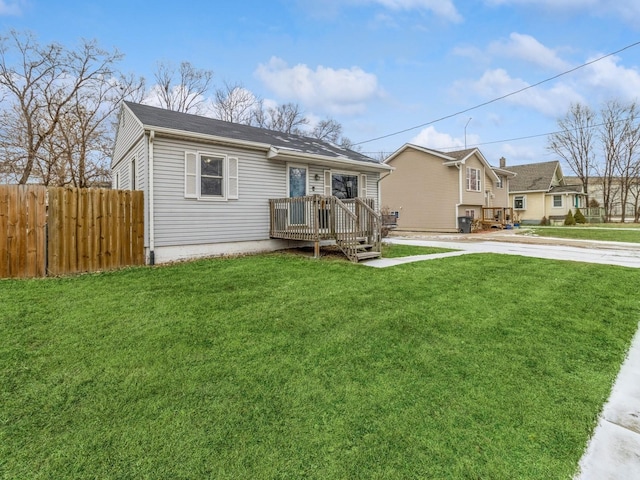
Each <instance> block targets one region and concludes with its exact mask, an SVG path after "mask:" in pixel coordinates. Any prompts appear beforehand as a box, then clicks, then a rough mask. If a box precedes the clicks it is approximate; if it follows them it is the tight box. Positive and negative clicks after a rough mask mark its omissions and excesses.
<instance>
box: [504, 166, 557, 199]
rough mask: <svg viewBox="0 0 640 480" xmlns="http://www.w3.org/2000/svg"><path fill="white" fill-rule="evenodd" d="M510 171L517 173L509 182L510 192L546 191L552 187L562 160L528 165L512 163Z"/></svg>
mask: <svg viewBox="0 0 640 480" xmlns="http://www.w3.org/2000/svg"><path fill="white" fill-rule="evenodd" d="M508 168H509V171H511V172H513V173H515V174H516V176H515V177H514V178H512V179H511V181H510V183H509V191H510V192H546V191H549V190H550V189H551V187H552V185H551V181H552V180H553V175H554V174H555V172H556V170H557V169H558V168H560V162H558V161H557V160H553V161H551V162H541V163H530V164H528V165H510V166H509V167H508Z"/></svg>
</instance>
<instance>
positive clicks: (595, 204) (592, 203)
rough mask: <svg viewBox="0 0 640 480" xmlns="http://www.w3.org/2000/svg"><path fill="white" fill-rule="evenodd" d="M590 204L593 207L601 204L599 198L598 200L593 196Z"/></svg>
mask: <svg viewBox="0 0 640 480" xmlns="http://www.w3.org/2000/svg"><path fill="white" fill-rule="evenodd" d="M589 206H590V207H592V208H598V207H599V206H600V202H598V200H596V199H595V198H592V199H591V200H589Z"/></svg>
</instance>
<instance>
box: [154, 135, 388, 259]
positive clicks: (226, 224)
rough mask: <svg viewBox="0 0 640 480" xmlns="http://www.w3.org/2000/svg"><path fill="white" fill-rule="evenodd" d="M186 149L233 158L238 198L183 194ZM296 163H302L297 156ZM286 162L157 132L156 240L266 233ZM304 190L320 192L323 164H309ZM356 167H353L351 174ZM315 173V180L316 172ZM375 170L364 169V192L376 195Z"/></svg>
mask: <svg viewBox="0 0 640 480" xmlns="http://www.w3.org/2000/svg"><path fill="white" fill-rule="evenodd" d="M186 151H198V152H209V153H214V154H222V155H227V156H229V157H237V158H238V192H239V198H238V199H237V200H226V201H225V200H208V199H194V198H185V197H184V158H185V152H186ZM296 164H304V163H302V162H298V163H296ZM287 165H288V164H287V163H286V162H283V161H279V160H269V159H267V158H266V154H265V153H264V152H259V151H251V150H242V149H234V148H230V147H221V146H216V145H207V144H200V143H197V142H192V141H186V140H177V139H167V138H158V137H157V136H156V139H155V141H154V195H155V196H154V212H155V215H154V217H155V245H156V246H157V247H163V246H176V245H199V244H210V243H222V242H237V241H255V240H266V239H268V238H269V227H270V225H269V199H270V198H283V197H287V196H288V192H287V189H286V188H287ZM308 169H309V192H308V194H314V193H318V194H322V193H323V186H324V171H325V170H326V168H323V167H320V166H317V165H308ZM359 173H360V172H358V171H354V174H359ZM316 174H317V175H318V180H316V179H315V175H316ZM377 180H378V174H371V173H369V174H368V178H367V196H368V197H370V198H374V199H377V195H378V194H377Z"/></svg>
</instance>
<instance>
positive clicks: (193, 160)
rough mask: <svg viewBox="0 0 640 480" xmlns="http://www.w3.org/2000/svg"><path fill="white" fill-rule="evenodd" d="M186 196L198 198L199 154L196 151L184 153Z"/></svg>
mask: <svg viewBox="0 0 640 480" xmlns="http://www.w3.org/2000/svg"><path fill="white" fill-rule="evenodd" d="M184 196H185V198H198V154H197V153H196V152H185V154H184Z"/></svg>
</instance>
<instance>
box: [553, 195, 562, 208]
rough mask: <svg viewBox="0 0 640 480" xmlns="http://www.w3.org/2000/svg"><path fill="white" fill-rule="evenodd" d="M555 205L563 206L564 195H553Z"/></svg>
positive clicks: (555, 206) (556, 206) (557, 206)
mask: <svg viewBox="0 0 640 480" xmlns="http://www.w3.org/2000/svg"><path fill="white" fill-rule="evenodd" d="M553 207H554V208H562V195H554V196H553Z"/></svg>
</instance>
